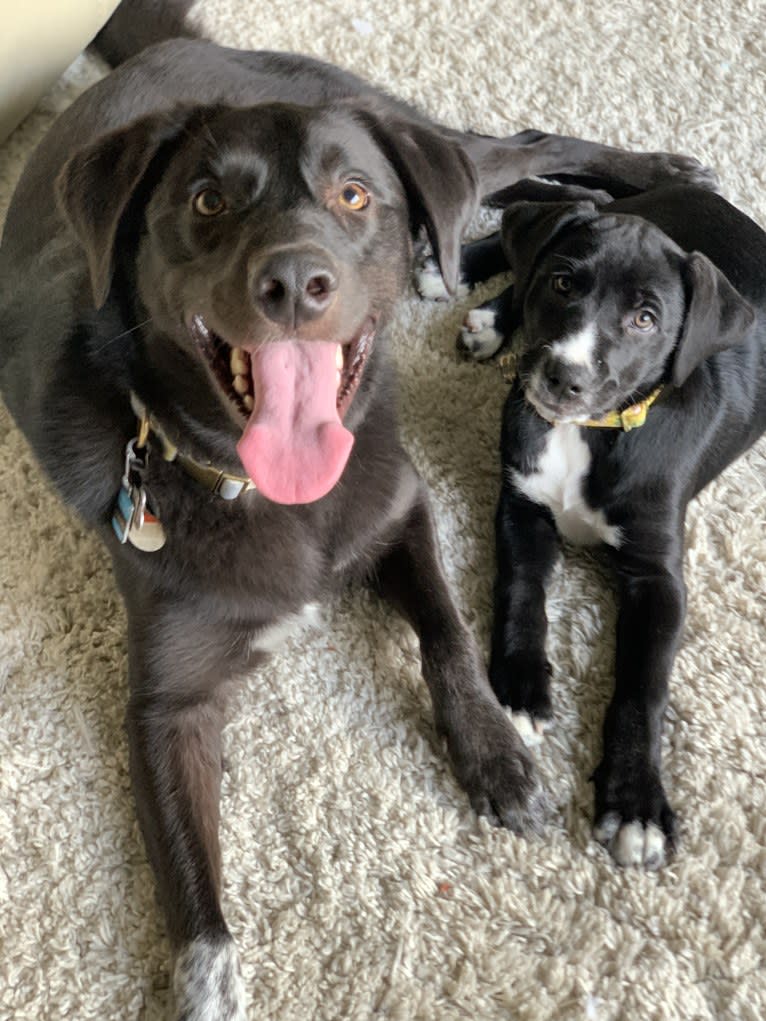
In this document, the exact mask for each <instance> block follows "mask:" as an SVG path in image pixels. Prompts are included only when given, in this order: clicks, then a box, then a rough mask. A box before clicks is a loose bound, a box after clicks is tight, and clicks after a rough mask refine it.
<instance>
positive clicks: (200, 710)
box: [126, 608, 245, 1021]
mask: <svg viewBox="0 0 766 1021" xmlns="http://www.w3.org/2000/svg"><path fill="white" fill-rule="evenodd" d="M224 631H226V634H225V635H224V634H222V632H224ZM232 637H233V636H232V634H231V633H230V632H229V631H227V630H226V629H225V628H221V629H218V628H213V627H211V626H209V625H208V626H200V622H199V620H195V617H194V614H193V611H191V610H190V611H189V612H188V614H184V613H183V612H181V610H180V609H179V610H176V611H174V612H172V613H164V612H162V611H160V610H159V609H157V608H155V609H153V611H152V613H151V615H150V616H147V617H146V618H144V619H142V620H137V619H136V617H135V616H131V620H130V675H131V696H130V701H129V704H128V711H127V716H126V727H127V731H128V739H129V747H130V772H131V779H132V782H133V789H134V794H135V799H136V806H137V810H138V818H139V823H140V825H141V830H142V832H143V836H144V841H145V843H146V849H147V853H148V857H149V860H150V862H151V865H152V868H153V869H154V873H155V878H156V881H157V889H158V893H159V898H160V902H161V904H162V907H163V908H164V912H165V918H166V922H167V928H168V936H169V938H170V942H171V946H172V950H173V956H174V968H173V980H172V987H173V996H174V1007H173V1013H172V1015H171V1017H172V1018H173V1019H175V1021H209V1019H215V1021H244V1019H245V996H244V988H243V985H242V978H241V975H240V969H239V960H238V957H237V951H236V948H235V946H234V943H233V941H232V938H231V936H230V934H229V930H228V928H227V926H226V922H225V921H224V917H223V913H222V911H221V905H220V899H219V898H220V887H221V854H220V848H219V844H218V820H219V792H220V784H221V728H222V724H223V702H222V690H221V683H220V678H221V675H222V673H223V675H224V676H226V674H227V670H226V666H227V664H226V657H227V653H228V652H229V650H230V649H231V648H232V647H233V645H232ZM222 638H223V639H224V641H222ZM226 639H228V645H227V642H226V641H225V640H226Z"/></svg>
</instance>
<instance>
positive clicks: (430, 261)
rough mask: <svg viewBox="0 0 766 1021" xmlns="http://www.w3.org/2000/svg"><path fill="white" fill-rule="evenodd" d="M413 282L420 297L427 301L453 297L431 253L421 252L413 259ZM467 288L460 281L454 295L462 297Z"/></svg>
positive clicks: (447, 299)
mask: <svg viewBox="0 0 766 1021" xmlns="http://www.w3.org/2000/svg"><path fill="white" fill-rule="evenodd" d="M413 284H414V287H415V290H416V291H417V292H418V294H419V295H420V297H421V298H427V299H428V300H429V301H449V300H450V298H451V297H453V295H451V294H450V293H449V291H448V290H447V288H446V286H445V284H444V278H443V277H442V274H441V270H440V269H439V266H438V263H437V262H436V259H434V257H433V256H432V255H425V254H421V255H420V256H419V257H418V258H417V259H416V260H415V269H414V273H413ZM468 290H469V289H468V285H467V284H465V283H463V282H462V281H461V282H460V283H458V288H457V292H456V294H455V295H454V297H457V298H462V297H464V296H465V295H466V294H468Z"/></svg>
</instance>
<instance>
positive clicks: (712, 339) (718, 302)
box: [671, 252, 755, 386]
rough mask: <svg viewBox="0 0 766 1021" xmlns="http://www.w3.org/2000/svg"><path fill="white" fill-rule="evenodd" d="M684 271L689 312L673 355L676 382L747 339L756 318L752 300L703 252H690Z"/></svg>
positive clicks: (687, 310) (673, 376) (683, 381)
mask: <svg viewBox="0 0 766 1021" xmlns="http://www.w3.org/2000/svg"><path fill="white" fill-rule="evenodd" d="M683 275H684V283H685V285H686V294H687V298H686V316H685V318H684V325H683V328H682V330H681V337H680V339H679V341H678V343H677V344H676V348H675V351H674V352H673V356H672V364H671V378H672V381H673V384H674V386H681V385H682V384H683V383H685V382H686V380H687V379H688V378H689V376H690V375H691V374H692V372H693V371H694V370H695V369H696V368H697V366H698V365H700V364H701V363H702V362H704V361H705V359H706V358H709V357H710V356H711V355H714V354H716V352H718V351H723V350H724V349H725V348H727V347H733V346H734V345H735V344H738V343H739V342H740V341H742V340H744V338H745V334H746V333H747V331H748V330H749V329H750V327H751V326H752V325H753V322H754V321H755V312H754V311H753V308H752V306H751V305H750V303H749V302H748V301H746V300H745V298H743V297H742V295H741V294H740V293H739V291H738V290H736V288H735V287H733V286H732V285H731V284H730V283H729V281H728V280H727V278H726V277H725V276H724V275H723V273H722V272H721V271H720V270H719V269H718V268H717V267H716V266H714V265H713V263H712V262H711V261H710V259H708V258H707V256H705V255H703V254H702V253H701V252H692V253H691V254H690V255H688V256H687V258H686V262H685V263H684V268H683Z"/></svg>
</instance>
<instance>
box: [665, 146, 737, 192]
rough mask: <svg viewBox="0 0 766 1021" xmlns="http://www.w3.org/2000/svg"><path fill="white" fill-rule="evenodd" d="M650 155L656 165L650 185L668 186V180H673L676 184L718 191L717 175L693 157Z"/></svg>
mask: <svg viewBox="0 0 766 1021" xmlns="http://www.w3.org/2000/svg"><path fill="white" fill-rule="evenodd" d="M652 155H653V157H654V160H655V163H656V168H655V175H654V181H653V182H652V185H661V184H668V183H669V182H670V179H675V183H677V184H693V185H696V186H697V187H698V188H707V189H708V190H709V191H720V189H721V183H720V181H719V180H718V174H717V173H716V172H715V170H713V169H712V167H706V166H705V165H704V164H702V163H700V161H699V160H698V159H695V158H694V156H678V155H676V154H675V153H670V152H656V153H653V154H652Z"/></svg>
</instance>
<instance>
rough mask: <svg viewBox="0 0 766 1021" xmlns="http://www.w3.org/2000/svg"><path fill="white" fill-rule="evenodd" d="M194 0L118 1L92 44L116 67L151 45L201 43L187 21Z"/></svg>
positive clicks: (196, 32)
mask: <svg viewBox="0 0 766 1021" xmlns="http://www.w3.org/2000/svg"><path fill="white" fill-rule="evenodd" d="M195 2H196V0H121V3H120V5H119V7H118V8H117V10H116V11H115V12H114V14H113V15H112V16H111V18H110V19H109V21H107V23H106V25H104V27H103V28H102V29H101V31H100V32H99V33H98V35H97V36H96V38H95V39H94V40H93V42H92V44H91V45H92V46H93V47H94V49H96V50H97V51H98V52H99V53H100V54H101V56H102V57H103V58H104V59H105V60H107V61H109V63H110V64H111V65H112V67H117V65H118V64H122V63H123V61H125V60H128V59H129V58H130V57H133V56H135V55H136V53H140V52H141V50H143V49H145V48H146V47H147V46H151V45H152V44H153V43H161V42H163V41H164V40H165V39H175V38H178V37H181V38H185V39H201V38H202V33H201V32H200V31H199V30H198V29H196V28H195V27H194V25H193V23H192V22H191V21H190V19H189V11H190V10H191V8H192V7H193V6H194V4H195Z"/></svg>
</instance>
